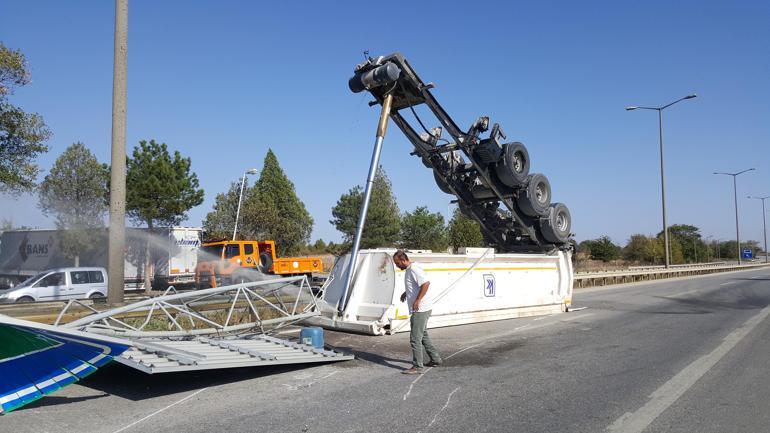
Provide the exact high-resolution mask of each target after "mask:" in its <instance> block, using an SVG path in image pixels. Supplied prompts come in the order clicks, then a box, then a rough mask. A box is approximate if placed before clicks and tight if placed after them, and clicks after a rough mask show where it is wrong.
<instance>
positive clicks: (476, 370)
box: [0, 268, 770, 433]
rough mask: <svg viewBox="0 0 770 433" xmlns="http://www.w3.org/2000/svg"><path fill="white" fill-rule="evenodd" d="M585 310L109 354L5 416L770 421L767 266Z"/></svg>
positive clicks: (25, 422) (278, 426) (593, 426)
mask: <svg viewBox="0 0 770 433" xmlns="http://www.w3.org/2000/svg"><path fill="white" fill-rule="evenodd" d="M574 307H585V309H583V310H580V311H574V312H570V313H567V314H558V315H554V316H548V317H539V318H527V319H514V320H507V321H499V322H490V323H484V324H476V325H466V326H460V327H453V328H443V329H436V330H431V331H430V332H431V335H432V336H433V339H434V342H436V343H437V346H438V347H439V349H440V350H441V351H442V352H443V355H444V357H445V359H446V363H445V365H444V366H442V367H439V368H433V369H430V370H428V371H427V372H426V373H425V374H424V375H422V376H416V377H415V376H406V375H402V374H399V371H400V370H401V369H403V368H405V367H407V366H408V362H407V360H408V359H409V348H408V336H407V335H405V334H399V335H395V336H385V337H365V336H357V335H349V334H336V333H328V332H327V342H328V343H331V344H334V345H336V346H337V347H338V348H341V349H343V350H350V351H353V352H355V354H356V355H357V357H358V359H357V360H355V361H348V362H343V363H338V364H328V365H323V366H315V367H307V368H301V367H282V368H277V369H270V370H264V369H262V370H259V369H238V370H229V371H219V372H207V373H188V374H172V375H158V376H148V375H144V374H142V373H140V372H138V371H135V370H132V369H130V368H127V367H123V366H121V365H119V364H116V363H114V364H113V365H111V366H108V367H106V368H104V369H103V370H100V371H99V372H97V373H95V374H94V375H93V376H91V377H90V378H88V379H86V380H84V381H83V382H81V383H80V384H76V385H73V386H71V387H69V388H66V389H64V390H62V391H60V392H58V393H56V394H54V395H53V396H50V397H46V398H44V399H41V400H39V401H38V402H36V403H35V404H33V405H31V406H28V407H26V408H23V409H20V410H18V411H16V412H13V413H11V414H8V415H6V416H2V417H0V431H2V432H18V433H21V432H45V431H50V432H162V431H170V432H176V431H185V432H213V431H228V432H242V431H243V432H418V431H419V432H429V431H441V432H474V433H476V432H601V431H618V432H642V431H644V432H699V433H707V432H768V431H770V410H769V409H770V403H768V402H770V374H768V373H770V363H768V359H770V319H768V315H770V268H763V269H758V270H753V271H743V272H734V273H729V274H716V275H709V276H704V277H692V278H687V279H678V280H668V281H661V282H655V283H643V284H634V285H626V286H613V287H607V288H592V289H583V290H578V291H577V292H576V294H575V297H574Z"/></svg>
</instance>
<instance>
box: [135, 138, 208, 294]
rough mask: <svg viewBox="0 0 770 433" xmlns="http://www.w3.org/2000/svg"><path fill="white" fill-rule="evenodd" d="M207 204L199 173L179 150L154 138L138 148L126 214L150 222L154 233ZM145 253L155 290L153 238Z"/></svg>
mask: <svg viewBox="0 0 770 433" xmlns="http://www.w3.org/2000/svg"><path fill="white" fill-rule="evenodd" d="M201 203H203V190H202V189H200V188H198V176H197V175H196V174H195V173H192V172H190V158H183V157H182V155H181V154H180V153H179V151H175V152H174V156H173V158H172V157H171V155H170V154H169V152H168V147H167V146H166V144H165V143H160V144H158V143H156V142H155V140H150V141H149V143H148V142H147V141H145V140H142V141H140V142H139V145H138V146H136V147H134V152H133V157H132V158H129V159H127V161H126V213H127V214H128V216H129V217H130V218H131V219H132V220H133V221H134V222H136V223H139V224H147V228H148V229H149V231H150V235H152V230H153V228H154V227H156V226H173V225H176V224H179V223H180V222H181V221H183V220H184V219H185V218H186V217H187V211H188V210H190V209H191V208H193V207H195V206H198V205H199V204H201ZM145 251H146V254H145V268H144V269H145V272H144V284H145V289H146V290H148V291H149V290H150V289H151V282H150V272H148V271H149V268H150V263H152V260H151V259H152V257H151V251H150V240H149V239H148V241H147V248H146V250H145Z"/></svg>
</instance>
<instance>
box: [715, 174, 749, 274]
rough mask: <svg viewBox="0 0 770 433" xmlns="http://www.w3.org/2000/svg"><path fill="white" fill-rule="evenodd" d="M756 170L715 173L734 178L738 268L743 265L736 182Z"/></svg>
mask: <svg viewBox="0 0 770 433" xmlns="http://www.w3.org/2000/svg"><path fill="white" fill-rule="evenodd" d="M753 170H754V168H747V169H746V170H743V171H739V172H738V173H723V172H716V171H715V172H714V174H723V175H725V176H732V177H733V199H734V201H735V241H736V242H737V243H738V245H736V247H735V248H736V250H737V252H738V266H740V265H741V263H742V260H741V231H740V230H739V229H738V183H737V181H736V180H735V179H736V178H737V177H738V175H741V174H743V173H746V172H747V171H753Z"/></svg>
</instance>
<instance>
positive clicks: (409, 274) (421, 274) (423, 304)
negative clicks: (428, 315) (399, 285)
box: [404, 263, 435, 313]
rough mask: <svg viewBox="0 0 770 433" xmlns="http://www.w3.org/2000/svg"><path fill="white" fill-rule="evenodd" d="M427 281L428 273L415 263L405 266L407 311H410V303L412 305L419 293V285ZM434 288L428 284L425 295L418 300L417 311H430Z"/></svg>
mask: <svg viewBox="0 0 770 433" xmlns="http://www.w3.org/2000/svg"><path fill="white" fill-rule="evenodd" d="M427 282H428V275H427V274H426V273H425V271H424V270H423V269H422V267H421V266H420V265H418V264H417V263H412V264H410V265H409V267H408V268H406V272H405V273H404V289H405V290H406V303H407V305H408V306H409V312H410V313H414V311H412V305H414V301H415V299H417V295H419V294H420V286H422V285H423V284H425V283H427ZM434 291H435V288H433V287H431V286H428V291H427V292H425V296H423V297H422V300H420V306H419V308H418V309H417V312H418V313H421V312H424V311H430V310H432V309H433V296H432V294H433V293H434Z"/></svg>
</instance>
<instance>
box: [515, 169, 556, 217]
mask: <svg viewBox="0 0 770 433" xmlns="http://www.w3.org/2000/svg"><path fill="white" fill-rule="evenodd" d="M516 204H517V205H519V209H521V211H522V212H524V213H525V214H527V215H529V216H532V217H538V216H545V215H548V206H550V205H551V183H550V182H548V178H547V177H545V175H543V174H540V173H535V174H531V175H529V177H527V187H526V188H524V189H522V190H521V191H520V192H519V196H518V197H517V198H516Z"/></svg>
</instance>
